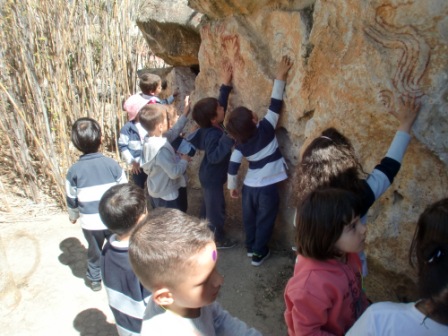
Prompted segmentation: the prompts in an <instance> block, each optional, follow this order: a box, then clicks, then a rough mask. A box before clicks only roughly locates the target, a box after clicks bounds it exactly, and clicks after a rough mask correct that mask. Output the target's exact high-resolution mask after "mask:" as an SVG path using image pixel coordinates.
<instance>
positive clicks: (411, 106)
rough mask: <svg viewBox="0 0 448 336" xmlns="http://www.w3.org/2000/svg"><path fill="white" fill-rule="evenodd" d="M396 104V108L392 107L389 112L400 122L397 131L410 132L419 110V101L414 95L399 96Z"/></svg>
mask: <svg viewBox="0 0 448 336" xmlns="http://www.w3.org/2000/svg"><path fill="white" fill-rule="evenodd" d="M396 105H397V107H396V109H393V108H392V109H391V110H390V111H389V113H390V114H392V115H394V116H395V118H397V119H398V121H399V122H400V126H399V127H398V130H399V131H403V132H406V133H410V132H411V128H412V125H414V122H415V119H417V115H418V113H419V111H420V101H418V99H417V98H415V97H410V96H401V97H400V98H399V99H397V104H396Z"/></svg>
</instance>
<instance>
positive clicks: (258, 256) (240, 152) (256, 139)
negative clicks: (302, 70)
mask: <svg viewBox="0 0 448 336" xmlns="http://www.w3.org/2000/svg"><path fill="white" fill-rule="evenodd" d="M291 66H292V61H291V59H290V58H289V57H287V56H283V58H282V60H281V62H280V64H279V66H278V70H277V76H276V79H275V81H274V87H273V89H272V95H271V104H270V106H269V110H268V112H267V113H266V116H265V117H264V118H263V119H262V120H261V121H260V122H258V117H257V115H256V114H255V113H254V112H252V111H251V110H249V109H248V108H246V107H243V106H240V107H237V108H236V109H234V110H233V111H232V112H230V113H229V115H228V119H227V122H226V129H227V132H228V133H229V134H230V136H232V137H233V138H234V139H235V140H236V146H235V149H234V151H233V152H232V155H231V157H230V163H229V170H228V189H229V190H230V196H231V197H232V198H238V197H239V191H238V189H237V188H238V186H237V173H238V169H239V167H240V165H241V160H242V159H243V157H245V158H246V159H247V160H248V161H249V168H248V170H247V173H246V177H245V179H244V186H243V190H242V199H243V224H244V230H245V232H246V248H247V256H248V257H251V258H252V265H253V266H260V265H261V264H262V263H263V262H264V261H265V260H266V259H267V258H268V257H269V255H270V251H269V248H268V246H267V245H268V243H269V240H270V238H271V234H272V230H273V228H274V224H275V218H276V216H277V212H278V207H279V195H278V190H277V182H280V181H283V180H285V179H286V178H287V177H288V176H287V174H286V167H285V161H284V159H283V156H282V154H281V152H280V149H279V148H278V142H277V139H276V137H275V126H276V125H277V122H278V119H279V112H280V110H281V107H282V99H283V91H284V88H285V80H286V76H287V74H288V71H289V69H290V68H291Z"/></svg>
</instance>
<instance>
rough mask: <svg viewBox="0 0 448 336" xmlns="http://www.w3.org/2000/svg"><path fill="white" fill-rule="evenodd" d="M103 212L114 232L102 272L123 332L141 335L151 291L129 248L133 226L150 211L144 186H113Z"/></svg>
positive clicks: (105, 250)
mask: <svg viewBox="0 0 448 336" xmlns="http://www.w3.org/2000/svg"><path fill="white" fill-rule="evenodd" d="M99 212H100V217H101V220H102V221H103V223H104V224H106V226H107V227H108V229H109V230H110V231H112V232H113V234H112V235H111V236H110V238H109V242H107V243H106V245H105V246H104V248H103V252H102V254H101V275H102V277H103V282H104V286H105V288H106V292H107V297H108V300H109V306H110V308H111V310H112V313H113V314H114V317H115V322H116V325H117V331H118V334H119V335H120V336H124V335H127V336H129V335H140V330H141V328H142V319H143V313H144V311H145V308H146V305H147V302H148V298H149V296H150V295H151V293H149V292H148V291H147V290H146V289H145V288H144V287H143V286H142V285H141V284H140V282H139V281H138V278H137V276H136V275H135V274H134V272H133V271H132V268H131V264H130V263H129V257H128V248H129V237H130V235H131V232H132V230H133V229H134V227H135V226H136V224H137V222H138V221H139V220H140V219H141V218H142V217H144V215H145V214H146V202H145V195H144V193H143V190H142V189H141V188H139V187H138V186H135V185H132V184H120V185H116V186H113V187H112V188H110V189H109V190H108V191H106V192H105V193H104V195H103V197H102V198H101V200H100V204H99Z"/></svg>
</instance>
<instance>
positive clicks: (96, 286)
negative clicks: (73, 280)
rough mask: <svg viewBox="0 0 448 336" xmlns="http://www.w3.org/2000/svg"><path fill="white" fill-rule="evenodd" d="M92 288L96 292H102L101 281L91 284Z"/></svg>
mask: <svg viewBox="0 0 448 336" xmlns="http://www.w3.org/2000/svg"><path fill="white" fill-rule="evenodd" d="M90 288H92V290H93V291H94V292H98V291H100V290H101V288H102V286H101V281H91V282H90Z"/></svg>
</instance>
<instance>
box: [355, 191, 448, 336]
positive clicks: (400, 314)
mask: <svg viewBox="0 0 448 336" xmlns="http://www.w3.org/2000/svg"><path fill="white" fill-rule="evenodd" d="M409 256H410V261H411V265H413V260H412V258H413V257H415V258H416V259H417V269H418V287H419V295H420V297H421V298H422V299H421V300H419V301H417V302H410V303H393V302H380V303H375V304H373V305H372V306H370V307H369V308H368V309H367V310H366V311H365V313H364V314H363V315H362V316H361V317H360V319H359V320H358V321H357V322H356V323H355V325H354V326H353V327H352V328H351V329H350V330H349V332H348V333H347V335H352V336H356V335H369V336H370V335H378V336H379V335H381V336H388V335H389V336H392V335H406V336H414V335H415V336H417V335H418V336H426V335H427V336H430V335H431V336H442V335H448V198H445V199H443V200H440V201H438V202H436V203H434V204H432V205H430V206H429V207H427V208H426V210H425V211H424V212H423V213H422V215H421V216H420V218H419V220H418V223H417V227H416V229H415V234H414V238H413V239H412V243H411V248H410V252H409Z"/></svg>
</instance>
